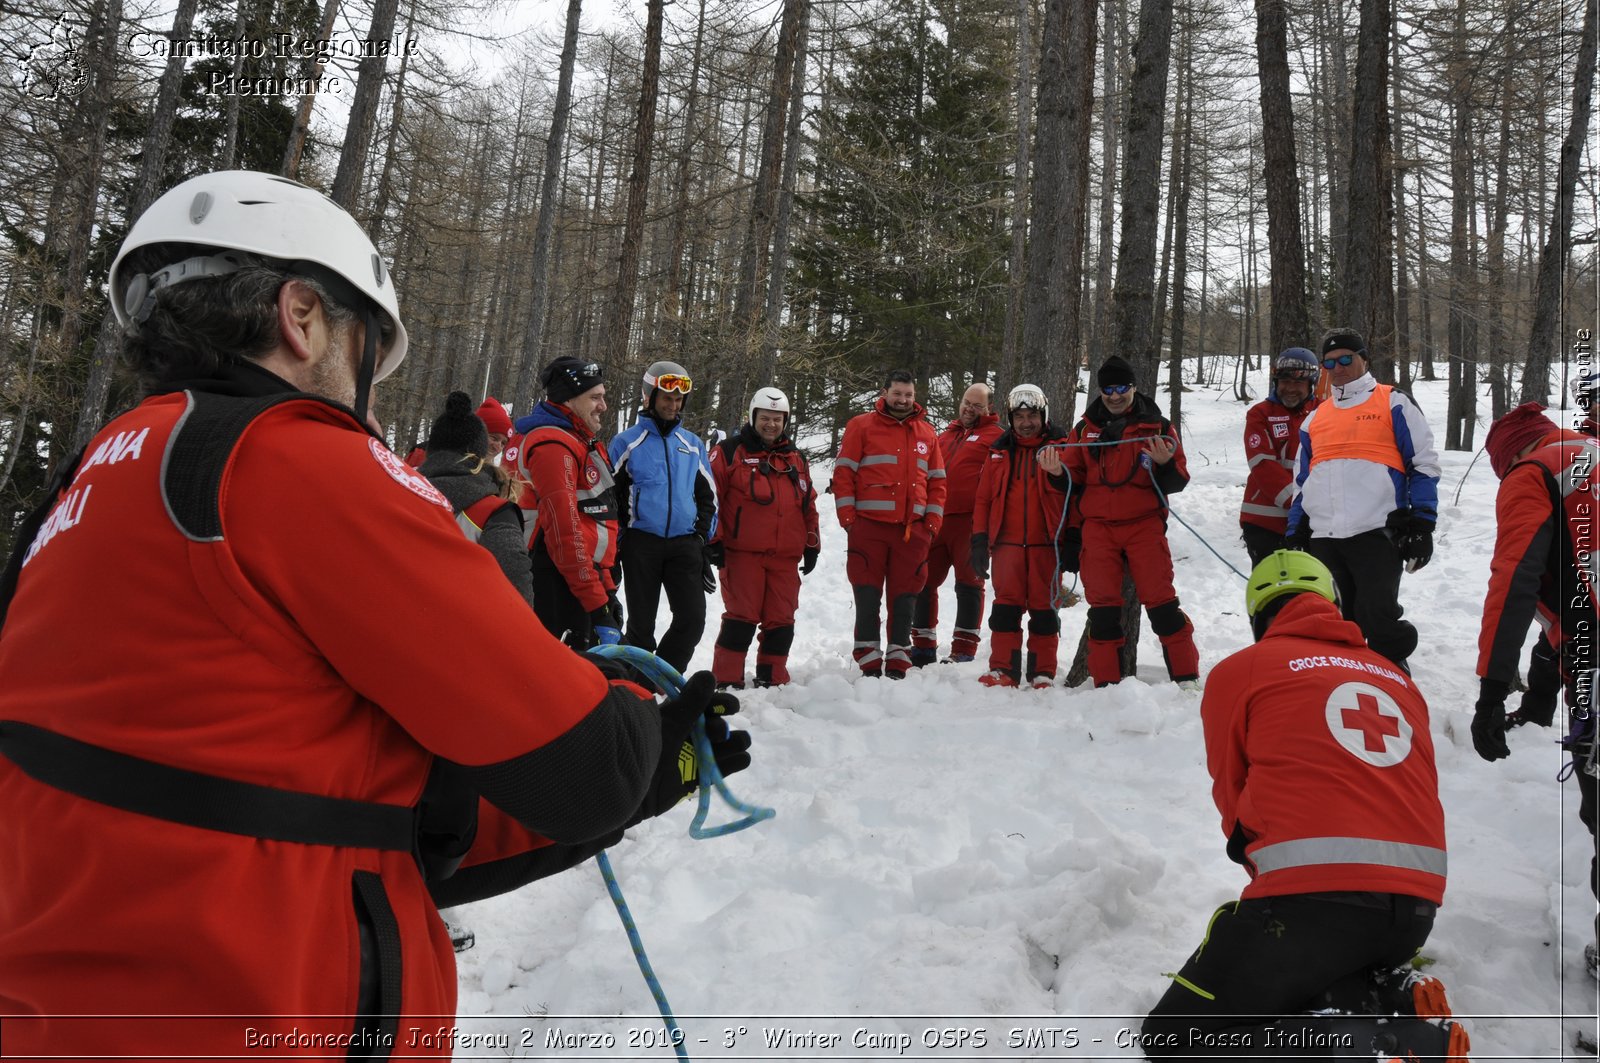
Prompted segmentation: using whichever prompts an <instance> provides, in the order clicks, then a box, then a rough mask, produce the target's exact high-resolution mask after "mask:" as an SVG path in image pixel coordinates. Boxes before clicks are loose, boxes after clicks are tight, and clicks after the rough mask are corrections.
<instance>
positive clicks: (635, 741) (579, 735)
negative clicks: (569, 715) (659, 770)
mask: <svg viewBox="0 0 1600 1063" xmlns="http://www.w3.org/2000/svg"><path fill="white" fill-rule="evenodd" d="M660 757H661V710H660V708H659V707H658V706H657V705H656V703H655V702H654V701H651V700H649V699H646V698H641V697H639V696H638V695H637V694H634V693H632V692H630V691H629V690H627V689H626V688H624V687H619V686H616V685H613V686H611V687H610V688H609V689H608V690H607V692H606V696H605V698H604V699H602V700H601V702H600V704H598V705H596V706H595V707H594V709H593V710H592V711H591V712H590V713H589V714H588V715H587V716H585V717H584V718H583V719H582V720H581V721H580V722H579V723H578V724H577V726H575V727H573V728H572V729H571V730H569V731H568V732H567V733H566V734H564V735H562V736H561V737H560V738H557V739H555V740H554V741H552V742H548V743H546V744H545V745H542V746H540V747H539V748H538V749H534V750H530V751H529V752H527V753H524V754H522V755H521V756H517V757H512V758H511V759H509V760H501V761H497V762H495V763H493V764H485V765H483V766H481V767H468V768H467V769H466V771H467V774H468V777H469V778H470V779H471V781H472V785H473V786H474V787H476V788H477V791H478V792H479V793H480V794H482V795H483V797H484V799H485V800H487V801H488V802H489V803H490V804H492V805H494V806H495V807H496V808H499V809H501V810H503V811H505V812H506V813H508V814H509V815H511V816H514V817H515V818H516V819H517V821H518V822H520V823H522V825H523V826H525V827H527V828H528V829H529V830H532V831H536V832H538V833H539V834H542V835H544V836H545V837H546V838H549V839H550V840H551V841H553V842H556V843H558V844H562V845H575V844H578V843H582V842H588V841H592V840H593V839H596V838H599V837H602V836H603V835H606V834H608V833H610V832H612V831H615V830H617V829H618V828H620V827H623V826H625V825H626V824H627V823H628V822H629V820H630V818H631V817H632V816H633V815H634V813H635V812H637V811H638V809H639V805H640V804H641V803H642V802H643V801H644V795H645V790H646V788H647V787H648V786H649V785H650V780H651V779H652V778H653V777H654V775H655V771H656V762H657V761H658V760H659V759H660Z"/></svg>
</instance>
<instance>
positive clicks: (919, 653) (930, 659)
mask: <svg viewBox="0 0 1600 1063" xmlns="http://www.w3.org/2000/svg"><path fill="white" fill-rule="evenodd" d="M938 660H939V649H938V647H936V646H912V647H911V667H913V668H926V667H927V666H928V665H930V664H935V663H937V662H938Z"/></svg>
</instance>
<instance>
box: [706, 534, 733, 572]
mask: <svg viewBox="0 0 1600 1063" xmlns="http://www.w3.org/2000/svg"><path fill="white" fill-rule="evenodd" d="M704 549H705V558H706V560H707V561H709V562H711V563H712V564H713V565H715V566H717V567H718V568H721V567H722V566H723V565H726V564H727V563H728V551H727V549H726V548H725V547H724V546H723V544H722V540H720V539H719V540H717V541H716V542H714V543H706V545H705V548H704Z"/></svg>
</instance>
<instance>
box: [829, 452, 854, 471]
mask: <svg viewBox="0 0 1600 1063" xmlns="http://www.w3.org/2000/svg"><path fill="white" fill-rule="evenodd" d="M833 463H834V464H835V465H837V466H840V467H841V468H845V469H859V468H861V463H860V462H859V461H852V460H850V459H849V458H847V457H844V456H843V455H840V456H839V457H838V458H835V459H834V462H833Z"/></svg>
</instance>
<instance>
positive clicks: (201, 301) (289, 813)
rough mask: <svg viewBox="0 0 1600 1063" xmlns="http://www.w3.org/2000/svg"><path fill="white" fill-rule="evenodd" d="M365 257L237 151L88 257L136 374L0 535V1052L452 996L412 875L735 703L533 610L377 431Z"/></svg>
mask: <svg viewBox="0 0 1600 1063" xmlns="http://www.w3.org/2000/svg"><path fill="white" fill-rule="evenodd" d="M392 276H393V275H392V274H391V273H390V271H389V270H388V269H387V267H386V266H385V265H384V262H383V259H382V258H381V257H380V256H379V255H378V252H377V249H376V248H375V247H374V246H373V245H372V242H371V240H370V239H368V237H367V235H366V233H365V232H364V230H363V229H362V228H361V226H360V224H359V223H357V222H356V220H355V219H354V218H352V217H351V216H350V215H349V214H348V213H346V212H345V211H344V210H343V209H341V208H340V207H339V206H337V205H336V204H334V203H333V202H332V201H331V200H329V199H328V198H327V197H326V196H324V195H323V194H322V193H320V192H318V191H316V190H314V189H311V188H307V187H305V186H303V185H300V184H297V183H295V182H293V181H287V180H284V179H283V178H281V177H277V176H275V175H272V174H264V173H250V172H244V171H229V172H222V173H211V174H204V175H201V176H199V177H195V178H192V179H190V180H188V181H185V182H183V183H182V184H180V185H178V186H177V187H175V188H173V189H171V190H169V191H168V192H166V193H165V194H164V195H162V196H161V197H159V198H157V199H156V200H155V202H154V203H152V204H151V206H150V207H149V209H148V210H146V211H145V212H144V213H143V214H142V215H141V216H140V217H139V218H138V219H136V220H135V222H134V224H133V226H132V227H131V228H130V229H129V231H128V235H127V237H126V239H125V240H124V242H123V244H122V248H121V250H120V251H119V253H118V254H117V257H116V258H115V260H114V261H113V263H112V265H111V270H110V275H109V278H108V283H109V288H110V297H111V307H112V311H113V312H114V313H115V314H116V316H117V320H118V322H119V323H120V324H121V325H122V326H123V329H124V332H123V356H124V358H125V360H126V361H127V362H128V363H129V364H130V365H131V366H133V368H134V369H135V371H136V373H137V374H138V376H139V380H140V383H141V385H142V386H143V389H144V391H145V394H146V397H145V398H144V399H143V400H142V401H141V402H140V403H139V404H138V405H137V406H135V407H134V408H133V409H132V410H130V411H128V412H127V413H124V414H122V415H120V416H118V417H116V418H114V419H113V420H112V421H111V422H110V423H109V424H107V425H106V426H105V428H103V429H102V430H101V431H100V432H99V433H98V434H96V436H95V437H94V438H93V440H91V441H90V443H89V445H88V446H87V447H86V448H85V450H84V451H82V452H81V453H80V454H79V455H77V456H75V457H73V458H70V459H68V460H64V461H63V462H62V463H61V465H60V467H59V469H58V472H57V474H56V476H55V478H54V481H53V482H52V483H51V484H50V485H49V487H48V488H47V491H46V497H45V499H44V501H43V502H42V504H41V505H40V506H39V507H38V508H37V509H36V510H34V511H33V512H32V513H31V514H29V515H28V516H27V517H26V518H25V519H24V521H23V523H22V524H21V525H20V527H19V529H18V536H17V539H16V544H17V545H16V548H15V549H14V551H13V553H12V555H11V558H10V560H9V562H8V563H7V565H6V567H5V569H4V571H3V573H0V852H4V853H6V854H7V855H8V860H9V863H8V865H7V868H6V872H5V874H4V875H0V956H4V957H5V960H4V962H3V963H0V1015H3V1016H4V1026H5V1030H4V1035H3V1036H4V1043H5V1051H6V1052H7V1053H11V1054H16V1055H23V1056H29V1055H43V1054H51V1055H56V1056H61V1057H71V1058H74V1059H78V1058H103V1057H107V1056H111V1055H125V1056H126V1055H131V1056H139V1057H146V1058H163V1059H165V1058H172V1057H174V1056H175V1055H182V1056H188V1057H195V1058H200V1057H206V1058H210V1057H236V1056H238V1054H239V1053H240V1051H241V1050H242V1049H243V1050H246V1051H248V1050H249V1048H248V1046H250V1045H251V1044H252V1043H254V1044H255V1045H256V1046H257V1047H260V1048H262V1049H263V1050H265V1053H266V1054H267V1055H281V1054H283V1053H285V1052H286V1053H288V1054H291V1055H296V1056H301V1055H307V1054H316V1055H319V1056H326V1054H327V1051H328V1047H329V1046H338V1051H339V1052H340V1053H341V1054H343V1053H344V1052H345V1051H346V1050H347V1049H354V1050H355V1051H353V1052H352V1053H351V1054H352V1055H357V1056H367V1055H373V1054H375V1055H380V1056H387V1055H388V1054H389V1051H390V1050H391V1049H393V1048H396V1047H401V1046H404V1045H405V1042H404V1040H403V1038H404V1036H405V1031H406V1030H407V1028H408V1027H410V1026H424V1025H425V1026H426V1027H427V1028H432V1027H433V1026H434V1025H436V1020H437V1017H438V1016H442V1015H444V1016H447V1015H454V1014H455V1011H456V971H455V956H454V953H453V951H452V950H451V946H450V940H449V938H448V936H447V934H446V932H445V927H444V924H443V923H442V922H441V921H440V919H439V916H438V912H437V909H438V908H439V907H447V906H450V905H454V904H459V903H463V902H465V901H470V900H475V899H481V898H483V897H488V896H492V895H494V894H496V893H500V892H504V891H506V890H511V889H515V888H517V887H518V886H519V885H521V884H523V883H526V882H528V881H531V880H532V879H534V878H537V877H540V876H541V875H545V874H550V873H552V872H555V871H559V870H561V869H563V868H565V867H569V866H571V864H572V863H573V862H575V861H577V860H581V859H583V858H584V857H585V856H590V855H593V854H594V853H595V852H596V851H598V850H599V849H601V848H604V847H605V846H607V845H610V844H613V843H615V842H616V841H617V840H619V839H620V838H621V832H622V830H623V829H624V828H625V827H627V826H628V825H629V824H632V823H636V822H639V821H640V820H641V819H642V818H644V817H645V816H649V815H654V814H656V813H657V812H659V811H661V810H662V809H664V808H666V807H671V804H672V803H674V802H676V801H677V800H678V799H680V798H681V797H683V796H684V794H685V792H686V789H687V787H686V785H685V782H684V780H683V775H682V771H681V768H680V763H681V761H682V757H681V754H682V750H683V744H684V741H685V739H686V738H687V737H688V734H689V731H690V728H691V727H692V726H693V724H694V722H695V721H696V720H697V719H699V718H701V717H702V716H703V715H704V714H705V713H707V712H711V713H712V718H711V719H708V720H707V723H708V730H709V729H710V727H709V725H710V724H711V723H712V722H714V721H715V717H716V716H717V715H718V712H717V706H719V705H720V706H722V707H723V708H724V709H726V708H728V707H729V706H730V703H729V702H728V701H727V700H726V699H727V695H719V694H716V693H715V692H714V689H713V688H714V681H713V679H712V676H711V674H710V673H709V672H705V673H701V674H700V675H697V676H695V677H693V678H692V679H691V680H690V681H689V683H688V685H687V686H686V687H685V689H684V692H683V693H682V694H681V695H680V696H679V697H677V698H675V699H673V700H670V701H668V702H667V703H666V704H664V705H658V704H657V703H656V702H655V701H654V700H653V699H651V698H649V697H645V696H642V694H641V692H639V691H638V690H637V688H633V687H630V686H628V685H625V684H616V683H612V682H610V681H609V680H608V678H607V676H606V675H605V674H604V673H602V672H601V671H600V670H599V669H598V668H597V667H596V666H595V665H594V664H593V663H592V662H591V661H590V660H589V659H587V658H585V657H582V656H580V655H578V654H576V653H573V652H572V651H570V650H569V649H567V648H566V647H564V646H562V645H560V644H559V643H558V642H556V641H555V640H554V639H553V638H551V637H550V635H549V634H548V633H547V632H546V631H545V630H544V628H543V626H542V625H541V624H540V623H539V621H538V618H537V617H536V616H535V615H534V613H533V611H532V610H530V609H529V608H528V605H527V602H526V601H524V600H523V598H522V597H521V595H519V594H518V593H517V592H516V590H515V589H514V588H513V587H512V586H511V584H510V583H509V582H507V580H506V578H505V576H504V574H503V573H502V572H501V571H500V569H499V568H498V567H497V566H496V565H495V563H494V560H493V559H492V558H491V557H490V556H489V554H488V553H487V552H486V551H484V550H482V549H480V548H479V547H478V546H476V545H474V544H473V543H471V542H469V541H468V540H467V538H466V537H465V536H463V535H462V533H461V529H460V528H459V527H458V526H457V524H456V521H455V519H454V515H453V513H452V508H451V505H450V502H449V501H448V500H447V499H446V498H445V497H444V496H443V495H442V494H440V493H439V491H438V490H437V489H435V488H434V487H433V486H432V485H431V484H430V483H429V482H428V480H427V479H426V478H425V477H423V476H422V475H421V474H420V473H418V472H417V471H416V470H414V469H411V468H409V467H408V466H406V465H405V464H404V463H403V462H402V461H401V460H400V459H399V458H398V457H396V456H395V455H394V454H393V453H391V452H390V450H389V448H388V447H387V446H385V445H384V443H383V441H382V439H380V438H379V437H378V436H377V435H376V434H375V433H374V431H373V429H372V427H371V423H372V419H371V417H370V415H369V409H368V406H369V403H370V401H371V393H372V384H373V383H374V382H376V381H378V380H381V379H382V378H383V377H385V376H387V375H388V374H389V373H391V372H393V371H394V369H395V368H396V366H398V365H399V364H400V362H401V360H402V359H403V358H404V357H405V353H406V348H407V345H408V341H407V336H406V331H405V328H404V326H403V324H402V323H401V319H400V315H399V305H398V300H397V298H396V294H395V291H394V286H393V279H392ZM219 337H222V338H224V339H218V338H219ZM90 599H92V600H93V602H94V608H93V609H84V608H83V603H84V601H86V600H90ZM419 630H425V631H426V633H427V642H428V647H427V648H428V652H426V653H419V652H418V647H417V639H418V632H419ZM86 647H92V658H93V662H92V666H90V667H86V666H85V653H86ZM471 662H477V663H478V664H480V665H481V666H480V667H466V666H465V665H466V664H468V663H471ZM724 714H725V713H724ZM746 755H747V754H744V753H739V754H737V755H736V756H738V757H741V758H742V757H743V756H746ZM689 763H691V764H692V763H694V761H693V758H692V757H691V758H690V759H689ZM107 1015H134V1016H138V1018H137V1019H134V1020H128V1021H109V1022H108V1021H106V1019H105V1016H107ZM424 1019H426V1022H424V1021H423V1020H424ZM252 1039H253V1041H252ZM440 1040H441V1042H442V1043H439V1044H436V1045H432V1046H423V1047H422V1054H424V1055H428V1056H432V1057H448V1056H449V1054H450V1049H451V1043H450V1041H449V1039H448V1038H443V1039H440ZM405 1051H406V1053H407V1054H408V1055H409V1054H413V1053H414V1052H415V1051H416V1048H414V1047H406V1048H405Z"/></svg>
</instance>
